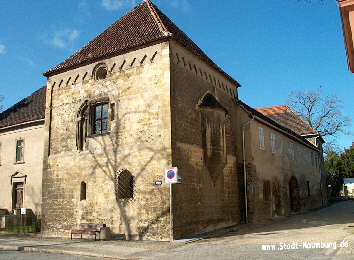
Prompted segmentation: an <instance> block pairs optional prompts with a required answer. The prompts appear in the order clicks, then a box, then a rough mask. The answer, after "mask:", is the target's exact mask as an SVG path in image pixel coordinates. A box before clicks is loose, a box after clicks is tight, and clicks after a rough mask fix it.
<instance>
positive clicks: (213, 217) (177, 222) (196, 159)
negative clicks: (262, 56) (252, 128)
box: [171, 42, 241, 238]
mask: <svg viewBox="0 0 354 260" xmlns="http://www.w3.org/2000/svg"><path fill="white" fill-rule="evenodd" d="M207 93H209V94H211V95H213V96H214V97H215V98H216V99H217V101H218V102H220V103H221V105H222V106H223V107H224V108H225V109H226V110H227V111H228V115H227V116H226V117H225V113H224V112H223V111H218V110H202V109H200V108H199V107H198V104H199V103H200V102H201V100H202V99H203V97H204V96H205V94H207ZM236 97H237V90H236V86H235V85H234V84H233V83H231V82H230V81H229V80H228V79H225V77H224V76H223V75H222V74H221V73H219V72H217V71H215V70H213V69H212V68H211V67H210V66H208V65H207V64H205V63H203V62H202V61H200V60H199V59H198V58H197V57H195V56H193V55H192V54H190V53H189V52H188V51H187V50H185V49H184V48H183V47H181V46H180V45H179V44H178V43H176V42H172V43H171V115H172V160H173V165H174V166H177V167H178V171H179V175H180V176H181V177H182V184H174V185H173V232H174V237H175V238H181V237H188V236H192V235H196V234H201V233H204V232H208V231H211V230H215V229H218V228H222V227H227V226H232V225H235V224H237V223H240V219H241V216H240V212H239V207H240V199H239V187H238V185H239V183H238V177H237V170H236V156H235V147H236V143H235V140H234V139H235V138H234V136H233V135H234V132H235V130H234V128H235V125H236V118H235V114H234V106H235V104H234V101H235V99H236Z"/></svg>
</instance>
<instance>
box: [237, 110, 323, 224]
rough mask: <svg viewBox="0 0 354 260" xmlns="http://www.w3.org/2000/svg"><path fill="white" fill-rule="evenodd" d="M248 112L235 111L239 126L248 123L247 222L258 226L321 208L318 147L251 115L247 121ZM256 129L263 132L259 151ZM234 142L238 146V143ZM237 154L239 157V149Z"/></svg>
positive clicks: (319, 148) (246, 129)
mask: <svg viewBox="0 0 354 260" xmlns="http://www.w3.org/2000/svg"><path fill="white" fill-rule="evenodd" d="M250 112H252V111H248V112H245V110H243V109H241V107H239V108H238V118H239V119H240V122H241V124H244V123H245V122H249V123H248V124H247V125H246V127H245V152H246V157H245V159H246V160H245V161H246V174H247V199H248V200H247V201H248V221H250V222H259V221H262V220H265V219H269V218H272V217H275V216H286V215H289V214H291V213H293V212H300V211H306V210H309V209H314V208H319V207H322V206H325V205H326V204H327V198H326V196H325V192H324V190H325V174H324V170H323V157H322V147H321V143H319V147H315V146H313V145H312V144H311V143H310V142H308V141H306V139H305V138H302V137H301V136H298V135H296V134H289V132H286V131H284V130H283V129H281V128H279V127H277V126H276V125H274V124H269V123H268V122H266V121H264V120H262V117H257V115H254V118H253V119H251V118H250V117H249V114H248V113H250ZM259 128H262V129H263V137H264V139H263V140H264V147H263V148H261V147H260V137H259V135H260V134H259ZM271 135H273V137H271ZM238 136H241V134H240V135H238ZM272 138H273V140H274V141H272ZM237 142H239V143H241V144H242V139H241V138H240V139H239V140H238V141H237ZM272 142H273V144H272ZM237 154H239V155H240V156H242V149H238V151H237ZM238 163H239V164H240V166H239V167H238V168H239V174H243V164H242V161H239V162H238Z"/></svg>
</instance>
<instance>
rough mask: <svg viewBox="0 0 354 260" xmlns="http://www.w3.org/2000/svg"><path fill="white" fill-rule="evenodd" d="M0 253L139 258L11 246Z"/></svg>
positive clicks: (0, 249)
mask: <svg viewBox="0 0 354 260" xmlns="http://www.w3.org/2000/svg"><path fill="white" fill-rule="evenodd" d="M0 251H22V252H28V253H31V252H32V253H33V252H37V253H48V254H63V255H76V256H87V257H99V258H110V259H118V260H128V259H129V260H136V259H138V258H122V257H116V256H112V255H106V254H97V253H93V252H80V251H70V250H62V249H50V248H37V247H28V246H27V247H26V246H10V245H0Z"/></svg>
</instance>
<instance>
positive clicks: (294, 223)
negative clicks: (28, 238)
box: [0, 200, 354, 260]
mask: <svg viewBox="0 0 354 260" xmlns="http://www.w3.org/2000/svg"><path fill="white" fill-rule="evenodd" d="M126 243H129V242H126ZM131 243H132V245H134V242H131ZM177 243H179V244H177ZM158 245H159V244H158ZM173 245H174V246H172V247H161V246H157V247H154V246H152V247H149V248H145V249H144V250H133V251H131V252H130V251H129V250H128V251H129V252H128V251H127V252H128V254H126V257H127V258H129V259H154V260H155V259H156V260H165V259H168V260H174V259H181V260H182V259H183V260H184V259H193V260H194V259H203V260H209V259H210V260H214V259H218V260H222V259H226V260H227V259H275V260H277V259H354V200H353V201H344V202H339V203H335V204H333V205H331V206H329V207H328V208H324V209H321V210H317V211H312V212H309V213H306V214H301V215H295V216H291V217H282V218H276V219H273V220H271V221H267V222H265V223H262V224H257V225H255V224H252V225H242V226H239V227H237V228H235V229H234V230H232V231H231V232H227V233H226V232H225V233H219V234H218V235H217V236H216V235H214V236H213V237H210V238H204V239H200V240H198V241H193V242H191V243H189V244H183V243H180V242H175V243H174V244H173ZM112 246H114V245H113V244H112ZM121 246H122V245H121ZM114 247H115V246H114ZM115 248H116V247H115ZM0 259H1V260H2V259H16V260H17V259H54V260H55V259H102V258H87V257H78V256H69V255H55V254H38V253H21V252H8V251H2V252H1V251H0Z"/></svg>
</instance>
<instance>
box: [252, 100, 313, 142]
mask: <svg viewBox="0 0 354 260" xmlns="http://www.w3.org/2000/svg"><path fill="white" fill-rule="evenodd" d="M256 110H257V111H258V112H260V113H262V114H263V115H265V116H267V117H269V118H271V119H273V120H274V121H276V122H277V123H279V124H280V125H283V126H285V127H287V128H289V129H291V130H292V131H294V132H295V133H297V134H299V135H304V134H317V131H316V130H315V129H313V128H312V127H311V126H309V125H308V124H306V123H305V122H304V121H303V120H302V119H301V118H300V117H299V116H298V115H297V114H295V113H294V112H293V111H292V110H291V109H290V108H289V107H288V106H286V105H280V106H272V107H261V108H256Z"/></svg>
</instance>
